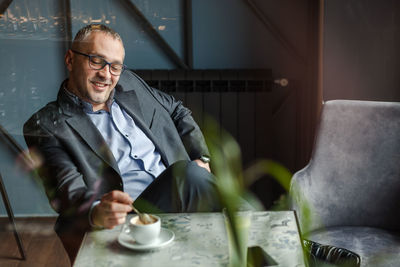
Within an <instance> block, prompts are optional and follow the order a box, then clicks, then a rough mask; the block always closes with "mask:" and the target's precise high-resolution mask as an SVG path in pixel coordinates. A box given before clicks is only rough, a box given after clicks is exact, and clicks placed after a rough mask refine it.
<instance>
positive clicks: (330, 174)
mask: <svg viewBox="0 0 400 267" xmlns="http://www.w3.org/2000/svg"><path fill="white" fill-rule="evenodd" d="M291 193H292V194H293V195H292V201H293V202H292V208H294V209H296V210H297V211H298V214H299V217H300V221H302V219H304V218H305V215H304V214H302V211H301V209H300V207H301V206H302V205H308V206H309V208H310V211H311V214H310V215H311V217H310V219H311V223H310V224H309V225H308V226H307V228H306V227H305V225H301V228H302V230H303V231H305V230H309V231H312V230H315V229H319V228H321V227H329V226H371V227H380V228H384V229H389V230H400V219H399V213H400V103H394V102H375V101H351V100H333V101H328V102H326V103H324V105H323V110H322V114H321V120H320V125H319V128H318V131H317V136H316V141H315V144H314V149H313V154H312V157H311V160H310V162H309V163H308V165H307V166H306V167H305V168H304V169H302V170H300V171H299V172H297V173H295V175H294V176H293V178H292V183H291ZM306 203H307V204H306Z"/></svg>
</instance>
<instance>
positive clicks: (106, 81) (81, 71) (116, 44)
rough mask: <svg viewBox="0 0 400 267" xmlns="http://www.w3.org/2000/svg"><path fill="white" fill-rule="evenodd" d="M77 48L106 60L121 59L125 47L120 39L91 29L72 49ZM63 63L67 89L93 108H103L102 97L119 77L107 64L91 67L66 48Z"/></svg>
mask: <svg viewBox="0 0 400 267" xmlns="http://www.w3.org/2000/svg"><path fill="white" fill-rule="evenodd" d="M76 50H77V51H78V52H81V53H84V54H88V55H97V56H101V57H103V58H104V59H105V60H106V61H107V62H110V63H120V64H122V63H123V61H124V56H125V50H124V47H123V45H122V42H121V41H120V40H116V39H114V38H113V37H112V36H111V35H108V34H106V33H103V32H99V31H97V32H96V31H95V32H92V33H91V34H90V35H89V36H88V37H87V38H86V39H85V41H83V42H81V43H80V45H79V47H78V48H77V49H76ZM65 63H66V65H67V68H68V70H69V80H68V85H67V87H68V89H69V90H70V91H71V92H72V93H74V94H75V95H77V96H78V97H79V98H81V99H83V100H85V101H87V102H89V103H91V104H92V105H93V110H95V111H96V110H100V109H107V105H106V101H107V100H108V98H109V96H110V93H111V91H112V90H113V89H114V87H115V85H116V84H117V82H118V80H119V76H115V75H112V74H111V73H110V66H109V65H106V66H105V67H104V68H103V69H101V70H94V69H92V68H91V67H90V66H89V58H88V57H86V56H83V55H80V54H77V53H74V52H72V51H71V50H68V52H67V54H66V56H65Z"/></svg>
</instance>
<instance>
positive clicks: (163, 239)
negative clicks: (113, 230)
mask: <svg viewBox="0 0 400 267" xmlns="http://www.w3.org/2000/svg"><path fill="white" fill-rule="evenodd" d="M174 238H175V234H174V232H172V231H171V230H169V229H165V228H161V231H160V236H159V237H158V238H157V239H156V241H154V243H151V244H148V245H143V244H139V243H136V241H135V239H133V238H132V237H131V236H130V235H129V234H127V233H125V231H122V232H121V233H120V234H119V236H118V243H120V244H121V245H122V246H124V247H126V248H129V249H133V250H149V249H157V248H161V247H163V246H166V245H168V244H169V243H171V242H172V241H173V240H174Z"/></svg>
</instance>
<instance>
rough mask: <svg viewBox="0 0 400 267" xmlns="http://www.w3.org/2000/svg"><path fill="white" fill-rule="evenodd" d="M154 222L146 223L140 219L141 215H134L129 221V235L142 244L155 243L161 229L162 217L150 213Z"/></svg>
mask: <svg viewBox="0 0 400 267" xmlns="http://www.w3.org/2000/svg"><path fill="white" fill-rule="evenodd" d="M149 216H150V218H151V220H152V223H147V224H145V223H144V222H142V221H141V220H140V219H139V216H137V215H135V216H133V217H132V218H131V219H130V220H129V222H128V231H127V233H129V235H130V236H131V237H132V238H133V239H135V241H136V242H137V243H139V244H142V245H148V244H151V243H154V242H155V241H156V239H157V238H158V236H159V235H160V230H161V219H160V217H158V216H156V215H149Z"/></svg>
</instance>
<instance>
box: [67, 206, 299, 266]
mask: <svg viewBox="0 0 400 267" xmlns="http://www.w3.org/2000/svg"><path fill="white" fill-rule="evenodd" d="M159 216H160V217H161V219H162V227H164V228H167V229H169V230H172V231H173V232H174V233H175V239H174V241H173V242H171V243H170V244H168V245H166V246H165V247H162V248H158V249H152V250H149V251H135V250H131V249H128V248H125V247H124V246H122V245H120V244H119V243H118V236H119V235H120V234H121V231H122V229H123V226H118V227H116V228H114V229H112V230H98V231H93V232H88V233H87V234H86V235H85V238H84V240H83V242H82V245H81V248H80V250H79V253H78V256H77V258H76V260H75V263H74V266H75V267H88V266H96V267H100V266H139V267H140V266H145V267H150V266H171V267H172V266H174V267H176V266H185V267H186V266H228V265H229V256H228V255H229V253H228V242H227V238H228V237H227V233H226V229H225V223H224V217H223V215H222V213H179V214H178V213H174V214H159ZM251 216H252V223H251V226H250V230H249V241H248V246H260V247H261V248H262V249H263V250H264V251H266V252H267V253H268V254H269V255H270V256H271V257H272V258H273V259H274V260H275V261H276V262H277V263H278V265H274V266H285V267H286V266H287V267H291V266H293V267H300V266H305V264H304V257H303V253H302V246H301V241H300V236H299V232H298V228H297V223H296V218H295V215H294V212H292V211H279V212H278V211H276V212H275V211H261V212H252V215H251ZM128 220H129V219H128Z"/></svg>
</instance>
